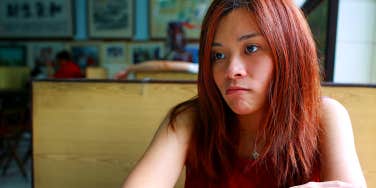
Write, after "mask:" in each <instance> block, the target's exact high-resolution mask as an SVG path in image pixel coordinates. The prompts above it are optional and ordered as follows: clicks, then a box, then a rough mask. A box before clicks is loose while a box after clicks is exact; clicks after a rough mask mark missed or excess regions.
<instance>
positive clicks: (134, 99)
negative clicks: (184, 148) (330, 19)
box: [33, 81, 376, 188]
mask: <svg viewBox="0 0 376 188" xmlns="http://www.w3.org/2000/svg"><path fill="white" fill-rule="evenodd" d="M196 93H197V91H196V87H195V84H194V83H190V84H186V83H117V82H46V81H45V82H34V83H33V144H34V153H33V158H34V170H33V172H34V186H35V188H47V187H54V188H59V187H72V188H75V187H77V188H86V187H88V188H89V187H90V188H91V187H121V184H122V182H123V180H124V178H125V177H126V175H127V174H128V172H129V171H130V170H131V168H132V167H133V165H134V164H135V163H136V162H137V160H138V159H139V157H140V156H141V155H142V154H143V152H144V150H145V149H146V147H147V146H148V144H149V142H150V140H151V138H152V136H153V134H154V132H155V131H156V129H157V127H158V126H159V124H160V122H161V121H162V119H163V117H164V116H165V115H166V113H167V112H168V110H169V109H170V108H171V107H172V106H174V105H175V104H177V103H178V102H181V101H184V100H186V99H189V98H191V97H193V96H194V95H196ZM323 94H324V95H327V96H332V97H333V98H336V99H337V100H339V101H340V102H341V103H342V104H344V105H345V106H346V108H347V109H348V111H349V113H350V115H351V117H352V121H353V127H354V134H355V139H356V145H357V150H358V154H359V157H360V160H361V163H362V167H363V171H364V173H365V176H366V179H367V183H368V187H376V162H375V160H374V159H373V158H375V157H376V147H374V146H373V144H375V143H376V137H375V136H374V134H375V133H376V127H375V125H376V108H375V107H376V88H361V87H324V88H323ZM183 182H184V174H183V175H182V178H181V180H180V181H179V182H178V184H177V186H176V187H183Z"/></svg>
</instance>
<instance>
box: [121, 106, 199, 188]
mask: <svg viewBox="0 0 376 188" xmlns="http://www.w3.org/2000/svg"><path fill="white" fill-rule="evenodd" d="M191 117H192V116H191V113H190V112H189V111H188V110H187V111H184V112H182V113H181V114H179V115H178V117H177V119H176V122H175V130H172V129H171V127H170V126H169V125H168V118H167V119H166V120H165V121H164V122H163V123H162V125H161V126H160V128H159V129H158V131H157V133H156V134H155V136H154V138H153V141H152V143H151V144H150V146H149V148H148V149H147V151H146V152H145V154H144V156H143V157H142V159H141V160H140V161H139V162H138V163H137V165H136V166H135V167H134V169H133V170H132V171H131V173H130V174H129V175H128V177H127V178H126V180H125V183H124V185H123V188H133V187H135V188H140V187H164V188H166V187H173V186H174V185H175V183H176V181H177V179H178V178H179V175H180V173H181V171H182V169H183V166H184V163H185V158H186V153H187V148H188V142H189V138H190V133H191V127H192V126H191V123H190V122H191V119H192V118H191Z"/></svg>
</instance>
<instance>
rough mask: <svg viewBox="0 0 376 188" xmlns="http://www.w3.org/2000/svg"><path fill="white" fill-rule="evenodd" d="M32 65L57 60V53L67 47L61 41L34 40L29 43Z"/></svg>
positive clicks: (43, 64)
mask: <svg viewBox="0 0 376 188" xmlns="http://www.w3.org/2000/svg"><path fill="white" fill-rule="evenodd" d="M29 49H30V53H29V54H30V55H31V66H32V67H34V66H36V65H39V66H47V65H48V64H51V63H52V62H53V61H54V60H55V56H56V54H57V53H59V52H60V51H62V50H64V49H65V46H64V44H63V43H60V42H33V43H29Z"/></svg>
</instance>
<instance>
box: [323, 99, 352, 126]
mask: <svg viewBox="0 0 376 188" xmlns="http://www.w3.org/2000/svg"><path fill="white" fill-rule="evenodd" d="M320 113H321V114H320V115H321V117H322V118H321V123H324V122H325V120H329V119H333V118H338V117H342V118H343V117H344V116H345V117H348V116H349V115H348V112H347V110H346V108H345V107H344V106H343V105H342V104H341V103H340V102H338V101H337V100H335V99H333V98H330V97H322V99H321V111H320ZM323 121H324V122H323Z"/></svg>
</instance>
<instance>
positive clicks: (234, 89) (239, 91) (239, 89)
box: [226, 87, 250, 95]
mask: <svg viewBox="0 0 376 188" xmlns="http://www.w3.org/2000/svg"><path fill="white" fill-rule="evenodd" d="M249 91H250V89H247V88H243V87H230V88H228V89H226V95H231V94H242V93H246V92H249Z"/></svg>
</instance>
